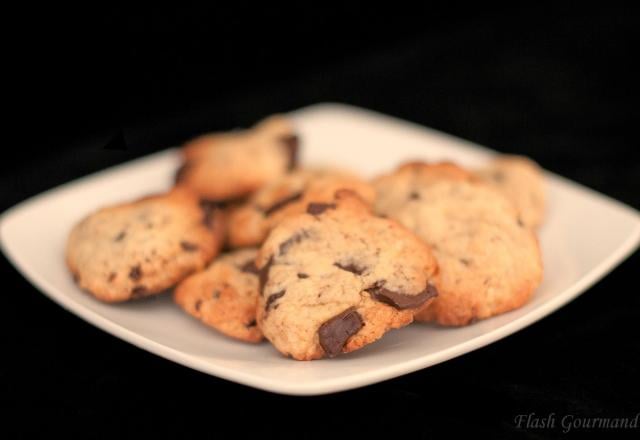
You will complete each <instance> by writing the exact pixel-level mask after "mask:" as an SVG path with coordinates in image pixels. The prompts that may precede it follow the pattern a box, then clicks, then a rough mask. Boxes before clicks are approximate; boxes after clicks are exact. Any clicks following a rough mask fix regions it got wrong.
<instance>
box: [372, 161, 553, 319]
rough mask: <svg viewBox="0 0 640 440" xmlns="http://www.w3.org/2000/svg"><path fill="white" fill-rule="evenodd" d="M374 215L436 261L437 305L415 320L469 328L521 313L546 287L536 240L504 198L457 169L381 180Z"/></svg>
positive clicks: (408, 171)
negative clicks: (410, 236)
mask: <svg viewBox="0 0 640 440" xmlns="http://www.w3.org/2000/svg"><path fill="white" fill-rule="evenodd" d="M375 185H376V188H377V190H378V199H377V202H376V211H377V212H378V213H379V214H381V215H385V216H388V217H390V218H393V219H396V220H397V221H399V222H400V223H401V224H403V225H404V226H406V227H407V228H409V229H410V230H412V231H414V232H415V233H416V234H417V235H418V236H419V237H421V238H422V239H423V240H425V242H426V243H428V244H429V245H430V247H431V249H432V251H433V254H434V255H435V257H436V259H437V260H438V265H439V268H440V274H439V278H438V282H437V288H438V292H439V295H438V298H436V299H435V300H434V301H433V303H432V304H431V305H429V307H426V308H424V309H423V310H422V311H421V312H419V313H418V314H417V315H416V319H418V320H423V321H437V322H438V323H440V324H443V325H465V324H469V323H471V322H473V321H475V320H477V319H484V318H488V317H490V316H494V315H497V314H500V313H504V312H506V311H509V310H512V309H515V308H517V307H520V306H521V305H523V304H524V303H525V302H527V300H528V299H529V298H530V296H531V295H532V293H533V292H534V290H535V289H536V288H537V287H538V285H539V284H540V282H541V279H542V262H541V256H540V250H539V247H538V242H537V239H536V237H535V235H534V233H533V232H532V231H531V230H530V229H529V228H527V227H526V226H525V225H524V224H523V223H522V222H521V221H520V219H519V217H518V213H517V211H516V209H515V208H514V206H513V205H512V204H511V203H510V202H509V200H507V199H506V198H505V197H504V196H503V195H501V194H500V193H499V192H498V191H496V190H495V189H493V188H491V187H490V186H488V185H486V184H484V183H482V182H479V181H477V180H476V179H475V178H474V177H473V176H472V175H471V174H470V173H467V172H466V171H465V170H463V169H456V167H455V166H454V165H451V164H445V165H443V164H435V165H428V164H419V163H414V164H408V165H404V166H401V167H400V168H399V169H398V170H397V171H395V172H394V173H391V174H389V175H386V176H382V177H380V178H378V179H377V180H376V182H375Z"/></svg>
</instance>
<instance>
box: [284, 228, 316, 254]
mask: <svg viewBox="0 0 640 440" xmlns="http://www.w3.org/2000/svg"><path fill="white" fill-rule="evenodd" d="M305 238H309V233H308V232H306V231H302V232H300V233H298V234H294V235H293V236H292V237H290V238H288V239H287V240H285V241H283V242H282V244H280V248H279V251H280V255H284V254H286V253H287V251H288V250H289V248H290V247H291V246H293V245H294V244H298V243H300V242H301V241H302V240H304V239H305Z"/></svg>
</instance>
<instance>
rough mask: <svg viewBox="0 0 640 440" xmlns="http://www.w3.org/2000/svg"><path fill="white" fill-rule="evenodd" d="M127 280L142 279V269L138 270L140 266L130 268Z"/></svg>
mask: <svg viewBox="0 0 640 440" xmlns="http://www.w3.org/2000/svg"><path fill="white" fill-rule="evenodd" d="M129 278H131V279H132V280H133V281H137V280H139V279H140V278H142V269H140V265H138V266H133V267H132V268H131V270H130V271H129Z"/></svg>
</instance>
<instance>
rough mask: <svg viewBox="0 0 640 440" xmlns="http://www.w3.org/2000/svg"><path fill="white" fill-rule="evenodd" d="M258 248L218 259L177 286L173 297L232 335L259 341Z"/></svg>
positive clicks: (194, 313)
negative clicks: (257, 315)
mask: <svg viewBox="0 0 640 440" xmlns="http://www.w3.org/2000/svg"><path fill="white" fill-rule="evenodd" d="M257 253H258V251H257V249H241V250H237V251H234V252H231V253H229V254H225V255H222V256H220V257H219V258H217V259H216V260H215V261H214V262H213V263H212V264H211V266H209V268H208V269H207V270H205V271H203V272H199V273H197V274H194V275H191V276H190V277H189V278H187V279H185V280H184V281H182V282H181V283H180V284H179V285H178V287H176V290H175V293H174V300H175V302H176V304H178V305H179V306H180V307H182V309H184V310H185V311H186V312H187V313H189V314H190V315H191V316H194V317H196V318H198V319H199V320H200V321H202V322H203V323H204V324H206V325H208V326H210V327H213V328H215V329H216V330H218V331H220V332H221V333H223V334H225V335H227V336H230V337H232V338H236V339H239V340H241V341H246V342H260V341H261V340H262V332H261V331H260V329H259V328H258V326H257V324H256V306H257V301H258V293H259V284H260V283H259V280H258V271H257V269H256V266H255V258H256V255H257Z"/></svg>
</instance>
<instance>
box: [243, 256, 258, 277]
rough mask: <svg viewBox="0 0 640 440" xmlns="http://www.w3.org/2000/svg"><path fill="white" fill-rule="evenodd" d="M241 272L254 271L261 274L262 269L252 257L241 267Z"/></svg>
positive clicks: (253, 272) (255, 273)
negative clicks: (260, 269)
mask: <svg viewBox="0 0 640 440" xmlns="http://www.w3.org/2000/svg"><path fill="white" fill-rule="evenodd" d="M240 272H244V273H252V274H254V275H260V271H259V270H258V266H256V262H255V261H254V260H253V259H251V260H249V261H247V262H246V263H244V264H243V265H242V266H241V267H240Z"/></svg>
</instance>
